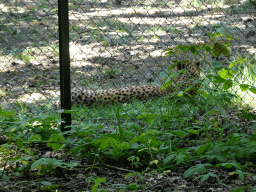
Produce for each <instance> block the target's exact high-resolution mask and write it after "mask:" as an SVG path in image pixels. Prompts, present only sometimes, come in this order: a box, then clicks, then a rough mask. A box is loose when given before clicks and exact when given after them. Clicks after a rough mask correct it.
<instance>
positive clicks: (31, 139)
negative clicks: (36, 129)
mask: <svg viewBox="0 0 256 192" xmlns="http://www.w3.org/2000/svg"><path fill="white" fill-rule="evenodd" d="M41 140H42V139H41V137H40V135H38V134H35V135H33V136H32V137H30V139H29V140H28V142H29V143H30V142H31V141H41Z"/></svg>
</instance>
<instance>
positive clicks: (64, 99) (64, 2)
mask: <svg viewBox="0 0 256 192" xmlns="http://www.w3.org/2000/svg"><path fill="white" fill-rule="evenodd" d="M58 17H59V18H58V21H59V54H60V103H61V109H66V110H71V96H70V58H69V20H68V0H58ZM61 119H62V120H64V121H65V123H62V124H61V131H62V132H64V131H67V130H70V129H65V127H66V126H69V125H71V113H65V112H64V113H62V114H61Z"/></svg>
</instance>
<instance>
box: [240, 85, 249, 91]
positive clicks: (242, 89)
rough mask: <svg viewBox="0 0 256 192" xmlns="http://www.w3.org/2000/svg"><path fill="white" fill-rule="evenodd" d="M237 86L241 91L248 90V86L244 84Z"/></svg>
mask: <svg viewBox="0 0 256 192" xmlns="http://www.w3.org/2000/svg"><path fill="white" fill-rule="evenodd" d="M239 86H240V89H241V91H247V90H248V89H249V85H246V84H240V85H239Z"/></svg>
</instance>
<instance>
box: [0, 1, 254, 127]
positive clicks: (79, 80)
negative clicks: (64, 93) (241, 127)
mask: <svg viewBox="0 0 256 192" xmlns="http://www.w3.org/2000/svg"><path fill="white" fill-rule="evenodd" d="M57 5H58V2H57V0H41V1H28V0H23V1H14V0H13V1H10V0H8V1H7V0H6V1H4V0H2V1H1V4H0V10H1V15H0V20H1V29H0V51H1V55H0V57H1V66H0V70H1V85H0V86H1V87H0V88H1V89H0V94H1V103H2V106H3V107H6V108H10V107H11V108H13V109H16V110H19V109H21V107H20V106H23V107H22V108H24V107H25V106H26V108H27V109H28V110H30V111H31V112H33V113H42V112H49V111H52V110H56V109H57V108H56V107H55V105H54V104H55V103H56V100H57V99H58V97H59V90H58V89H59V64H58V63H59V58H58V55H59V53H58V17H57V16H58V14H57V12H58V10H57ZM69 22H70V58H71V86H72V87H73V88H74V87H77V88H78V90H85V89H88V90H107V89H110V88H114V89H120V88H122V87H127V86H132V85H145V84H147V85H159V86H161V85H163V83H164V78H163V76H161V72H166V71H168V68H169V67H170V66H172V65H173V62H172V61H173V60H178V59H179V60H190V61H191V62H197V61H199V62H200V63H201V78H202V79H204V81H203V83H202V86H201V88H200V90H201V91H203V92H205V93H207V95H208V96H207V97H203V96H202V95H200V96H198V97H196V98H194V99H192V100H191V101H192V104H193V105H194V106H195V107H194V108H192V107H191V105H188V104H186V103H185V104H184V103H181V104H179V105H180V108H186V109H187V110H183V112H184V111H191V110H192V111H193V110H196V109H198V110H199V109H200V105H199V102H202V100H204V101H207V100H211V99H213V98H214V99H224V100H225V99H229V97H228V96H230V95H229V94H235V95H238V94H239V98H238V99H235V98H232V99H231V101H232V102H234V103H235V104H236V105H241V106H243V105H250V106H253V105H254V103H255V100H254V95H253V94H252V92H253V89H254V87H253V86H254V73H255V67H254V66H255V44H256V42H255V39H256V38H255V37H256V31H255V26H256V25H255V24H256V23H255V2H254V1H236V0H230V1H217V0H216V1H210V0H209V1H201V0H193V1H191V0H182V1H166V0H155V1H153V0H151V1H150V0H149V1H139V0H123V1H122V0H116V1H108V0H90V1H83V0H74V1H69ZM215 32H218V33H221V34H224V35H225V36H227V35H229V36H232V37H236V38H237V39H234V40H232V41H231V42H232V43H231V44H230V45H229V47H230V48H231V49H230V52H231V55H230V56H229V57H226V56H225V55H223V54H222V55H220V56H217V57H213V56H212V55H211V54H209V53H208V52H207V51H206V49H205V50H201V51H199V52H198V54H197V55H194V54H192V53H191V52H183V53H181V54H177V55H173V56H169V57H164V52H163V51H164V50H165V49H167V48H172V47H176V46H178V45H196V44H197V45H199V43H201V44H204V43H209V42H210V40H211V39H210V37H209V36H207V34H209V33H211V34H214V33H215ZM220 40H221V42H223V43H225V42H227V38H226V39H220ZM220 40H219V41H215V42H213V45H216V44H217V43H218V42H220ZM247 56H248V57H247ZM239 57H241V58H246V59H245V60H244V61H243V62H241V63H239V64H238V65H236V66H235V70H236V71H237V72H238V73H236V74H235V75H233V76H232V78H230V79H228V80H230V81H231V79H232V83H233V84H234V86H232V87H231V88H230V89H225V86H229V85H230V84H228V83H223V82H220V83H222V84H218V83H217V84H216V82H218V79H217V78H215V79H214V78H210V77H209V74H217V73H216V70H218V69H220V68H221V67H222V68H223V67H224V68H228V67H229V65H230V64H231V63H232V62H234V61H237V60H239V59H238V58H239ZM224 72H225V71H224ZM219 74H220V73H219ZM208 77H209V78H208ZM226 80H227V79H226ZM230 81H227V82H229V83H230ZM224 84H225V85H224ZM241 84H246V85H247V84H249V85H250V89H251V92H246V93H244V92H242V91H241V90H240V89H236V88H235V85H237V86H239V85H241ZM220 85H221V86H220ZM240 87H241V86H240ZM220 90H224V91H223V92H221V91H220ZM217 93H222V94H217ZM162 101H163V100H162ZM162 101H160V100H156V101H155V102H154V103H153V104H152V103H145V102H142V103H136V102H135V103H134V102H132V103H125V104H123V105H122V106H121V108H120V109H121V112H120V114H121V116H122V118H124V119H128V116H129V118H131V119H133V118H137V119H140V118H141V117H142V116H143V117H149V119H150V118H156V117H157V116H156V115H154V114H153V112H154V110H156V109H161V107H162V104H163V103H164V102H162ZM177 102H180V101H177ZM177 102H176V103H177ZM213 103H214V101H213ZM108 107H109V110H108V109H106V108H104V106H102V107H96V108H85V107H81V106H80V107H74V109H76V110H75V111H76V112H75V113H74V115H73V118H74V119H76V120H78V121H89V120H96V121H93V122H102V121H106V122H112V121H113V119H116V113H114V112H113V111H115V110H113V109H112V108H111V106H108ZM212 107H213V108H214V105H212ZM201 111H202V109H201ZM163 113H165V112H163ZM169 113H170V111H167V112H166V114H167V116H170V114H169ZM142 114H143V115H142ZM149 114H151V115H149ZM152 114H153V115H152ZM183 115H188V114H186V113H185V112H184V114H183ZM190 115H191V114H190ZM193 115H194V113H192V116H193Z"/></svg>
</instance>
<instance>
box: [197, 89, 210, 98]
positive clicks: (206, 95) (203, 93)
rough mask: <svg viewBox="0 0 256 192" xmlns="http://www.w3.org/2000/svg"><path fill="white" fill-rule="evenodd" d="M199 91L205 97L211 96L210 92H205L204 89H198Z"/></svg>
mask: <svg viewBox="0 0 256 192" xmlns="http://www.w3.org/2000/svg"><path fill="white" fill-rule="evenodd" d="M197 92H198V93H200V95H202V96H203V97H205V98H209V95H208V93H206V92H204V91H203V90H201V89H198V90H197Z"/></svg>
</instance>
